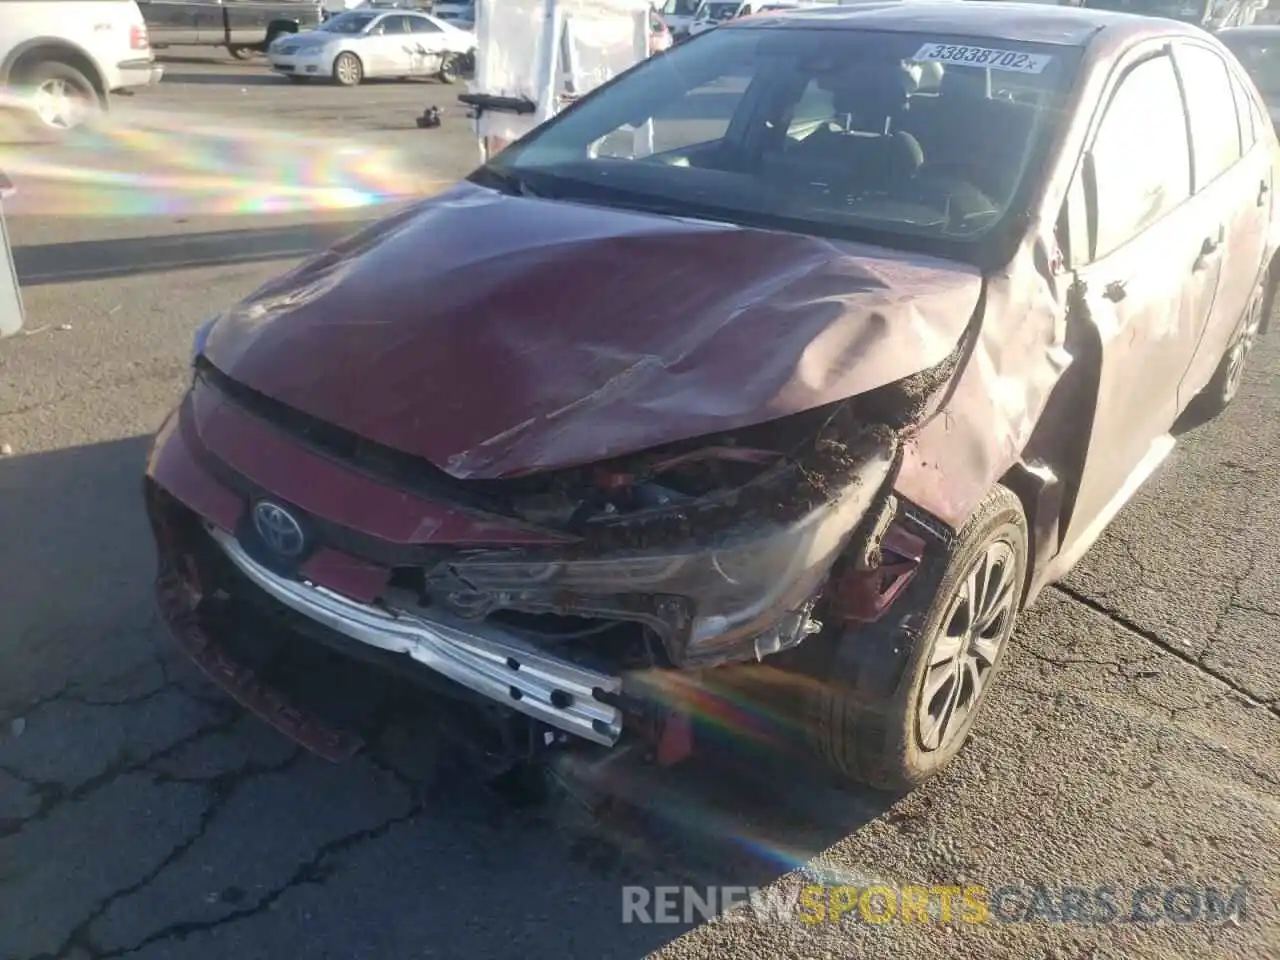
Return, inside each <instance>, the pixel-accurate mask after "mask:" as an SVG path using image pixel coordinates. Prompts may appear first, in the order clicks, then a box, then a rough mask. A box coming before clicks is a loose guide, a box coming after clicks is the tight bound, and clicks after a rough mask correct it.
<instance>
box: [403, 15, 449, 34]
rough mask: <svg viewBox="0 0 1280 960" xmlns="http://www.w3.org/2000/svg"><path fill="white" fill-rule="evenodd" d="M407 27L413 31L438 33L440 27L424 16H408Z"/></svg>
mask: <svg viewBox="0 0 1280 960" xmlns="http://www.w3.org/2000/svg"><path fill="white" fill-rule="evenodd" d="M409 29H410V31H411V32H413V33H440V32H441V31H440V28H439V27H437V26H436V25H435V24H434V23H432V22H431V21H430V20H428V19H427V18H426V17H410V18H409Z"/></svg>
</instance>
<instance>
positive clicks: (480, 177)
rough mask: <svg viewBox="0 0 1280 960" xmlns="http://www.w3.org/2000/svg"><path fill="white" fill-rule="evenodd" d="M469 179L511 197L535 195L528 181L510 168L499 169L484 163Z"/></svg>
mask: <svg viewBox="0 0 1280 960" xmlns="http://www.w3.org/2000/svg"><path fill="white" fill-rule="evenodd" d="M471 180H472V181H473V182H475V183H478V184H479V185H480V186H482V187H492V188H493V189H495V190H501V191H502V192H503V193H506V194H510V195H511V196H513V197H537V196H539V194H537V193H535V192H534V191H533V189H532V188H531V187H530V186H529V183H528V181H526V180H524V179H522V178H520V177H518V176H516V175H515V174H514V173H512V172H511V171H510V170H500V169H498V168H497V167H494V166H493V165H491V164H488V163H486V164H485V165H484V166H483V167H481V168H480V169H479V170H477V171H476V173H475V174H474V175H473V176H472V177H471Z"/></svg>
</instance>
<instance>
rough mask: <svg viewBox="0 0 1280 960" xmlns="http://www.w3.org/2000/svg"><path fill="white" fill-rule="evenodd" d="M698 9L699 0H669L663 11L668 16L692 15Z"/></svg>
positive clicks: (663, 6)
mask: <svg viewBox="0 0 1280 960" xmlns="http://www.w3.org/2000/svg"><path fill="white" fill-rule="evenodd" d="M697 11H698V0H667V2H666V3H664V4H663V5H662V12H663V13H664V14H665V15H666V16H668V17H692V16H693V15H694V14H695V13H696V12H697Z"/></svg>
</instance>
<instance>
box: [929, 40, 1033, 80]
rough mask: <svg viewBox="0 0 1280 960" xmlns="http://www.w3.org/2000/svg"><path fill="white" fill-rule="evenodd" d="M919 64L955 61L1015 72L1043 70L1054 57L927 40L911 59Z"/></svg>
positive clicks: (969, 65) (970, 65) (960, 63)
mask: <svg viewBox="0 0 1280 960" xmlns="http://www.w3.org/2000/svg"><path fill="white" fill-rule="evenodd" d="M911 59H912V60H915V61H916V62H920V63H927V62H933V63H954V64H956V65H957V66H962V67H990V68H991V69H992V70H1012V71H1014V72H1015V73H1041V72H1042V71H1043V70H1044V68H1045V67H1047V66H1048V65H1049V63H1050V62H1051V61H1052V60H1053V57H1051V56H1049V55H1048V54H1045V53H1019V52H1018V51H1017V50H993V49H991V48H990V47H969V46H964V45H962V44H955V43H926V44H925V45H924V46H923V47H921V48H920V49H919V50H918V51H916V55H915V56H914V57H912V58H911Z"/></svg>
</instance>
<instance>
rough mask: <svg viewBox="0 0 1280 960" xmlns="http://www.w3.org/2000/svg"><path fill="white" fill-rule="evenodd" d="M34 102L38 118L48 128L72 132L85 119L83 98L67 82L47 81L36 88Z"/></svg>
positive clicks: (51, 79)
mask: <svg viewBox="0 0 1280 960" xmlns="http://www.w3.org/2000/svg"><path fill="white" fill-rule="evenodd" d="M33 100H34V107H35V112H36V116H38V117H39V118H40V122H41V123H43V124H44V125H45V126H47V127H53V128H54V129H56V130H70V129H72V128H73V127H75V126H77V125H78V124H79V122H80V121H81V120H82V119H83V117H84V113H85V108H84V104H83V97H82V96H81V95H80V93H79V91H77V90H76V89H75V88H74V87H72V86H71V84H69V83H67V81H65V80H61V79H58V78H56V77H55V78H50V79H48V80H45V81H44V82H43V83H41V84H40V85H39V86H37V87H36V90H35V96H34V98H33Z"/></svg>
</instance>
